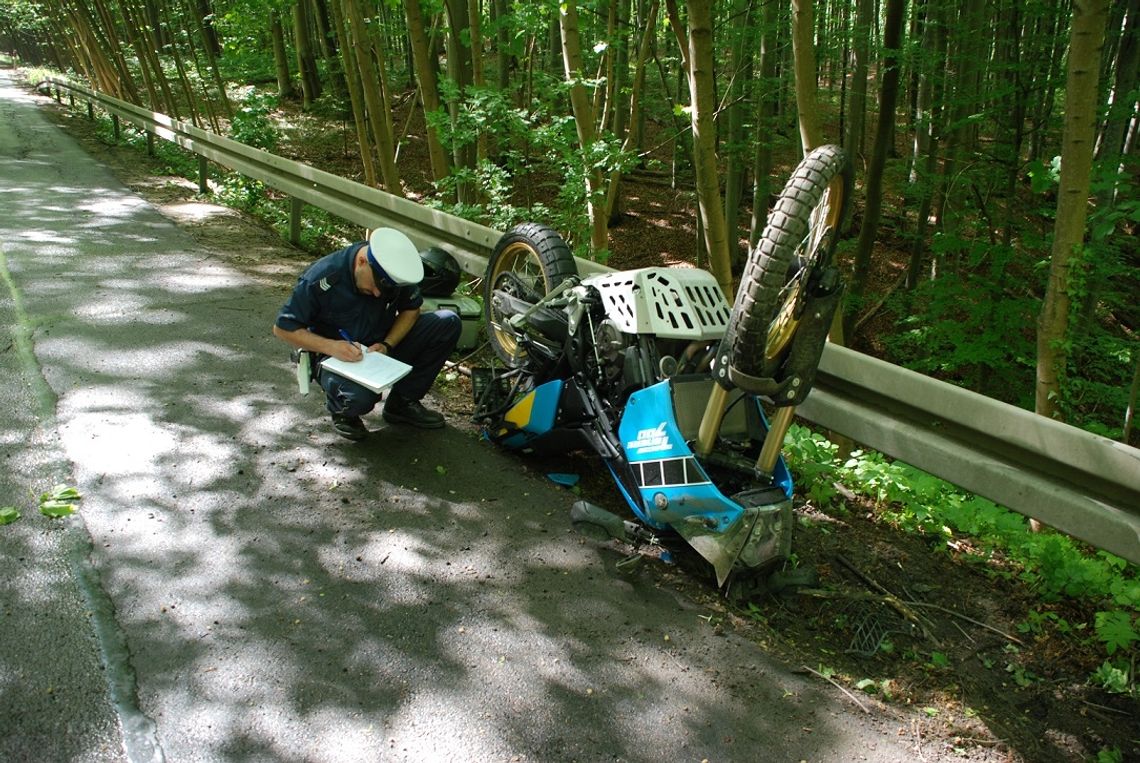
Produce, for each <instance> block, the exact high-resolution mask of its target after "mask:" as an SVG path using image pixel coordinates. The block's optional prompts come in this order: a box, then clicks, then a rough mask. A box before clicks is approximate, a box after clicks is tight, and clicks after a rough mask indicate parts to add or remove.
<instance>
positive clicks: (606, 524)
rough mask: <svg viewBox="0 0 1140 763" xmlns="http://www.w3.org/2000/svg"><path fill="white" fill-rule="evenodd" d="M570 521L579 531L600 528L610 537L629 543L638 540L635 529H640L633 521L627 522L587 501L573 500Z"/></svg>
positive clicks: (591, 532)
mask: <svg viewBox="0 0 1140 763" xmlns="http://www.w3.org/2000/svg"><path fill="white" fill-rule="evenodd" d="M570 522H571V524H573V525H574V529H575V530H578V531H579V532H585V533H589V534H596V533H594V532H593V531H595V530H602V531H603V532H604V533H605V534H606V536H608V537H610V538H613V539H615V540H624V541H626V542H629V543H635V542H637V541H638V540H639V538H638V532H637V531H639V530H640V529H641V528H639V527H638V526H637V525H635V524H634V523H633V522H627V521H626V520H624V519H622V518H621V517H619V516H618V515H617V514H614V513H613V512H611V511H606V510H605V509H603V508H602V507H601V506H595V505H594V504H592V503H589V502H588V501H575V502H574V505H573V506H571V507H570Z"/></svg>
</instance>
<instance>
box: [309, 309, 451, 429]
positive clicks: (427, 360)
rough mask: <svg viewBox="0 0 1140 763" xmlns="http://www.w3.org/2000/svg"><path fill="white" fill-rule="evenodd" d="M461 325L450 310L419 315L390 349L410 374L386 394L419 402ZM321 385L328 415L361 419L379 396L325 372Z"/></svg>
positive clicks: (445, 358) (441, 366) (373, 406)
mask: <svg viewBox="0 0 1140 763" xmlns="http://www.w3.org/2000/svg"><path fill="white" fill-rule="evenodd" d="M462 328H463V324H462V322H461V321H460V319H459V316H458V315H456V314H455V313H453V312H452V311H450V310H437V311H436V312H433V313H421V314H420V317H419V318H418V319H417V320H416V322H415V324H414V325H413V326H412V330H411V331H409V332H408V335H407V336H405V337H404V338H403V340H401V342H400V343H399V344H398V345H396V347H394V348H393V349H392V357H393V358H396V360H402V361H404V362H405V363H408V364H409V365H411V367H412V370H411V372H410V373H408V375H407V376H405V377H404V378H403V379H400V381H398V382H396V383H395V384H394V385H393V386H392V389H391V390H390V391H389V395H388V396H389V397H399V398H401V399H403V400H409V401H410V400H419V399H420V398H422V397H423V396H424V395H426V394H427V392H428V390H429V389H431V385H432V384H433V383H434V382H435V377H436V376H438V375H439V371H440V369H441V368H443V364H444V363H445V362H446V361H447V357H448V356H449V355H451V353H452V352H453V351H454V350H455V345H456V343H457V342H458V341H459V333H460V331H461V330H462ZM319 381H320V385H321V387H322V388H323V389H324V391H325V396H326V397H327V399H328V404H327V405H328V409H329V413H339V414H342V415H344V416H363V415H364V414H366V413H368V412H369V411H371V410H372V409H373V408H375V407H376V404H377V403H378V402H380V395H379V393H376V392H373V391H372V390H370V389H368V388H367V387H363V386H361V385H359V384H357V383H356V382H354V381H350V380H348V379H346V378H344V377H343V376H338V375H337V374H334V373H329V372H328V371H324V370H322V371H321V375H320V379H319Z"/></svg>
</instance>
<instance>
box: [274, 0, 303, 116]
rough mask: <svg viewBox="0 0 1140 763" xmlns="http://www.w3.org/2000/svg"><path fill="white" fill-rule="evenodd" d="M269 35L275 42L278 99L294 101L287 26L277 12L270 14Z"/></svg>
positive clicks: (295, 93)
mask: <svg viewBox="0 0 1140 763" xmlns="http://www.w3.org/2000/svg"><path fill="white" fill-rule="evenodd" d="M269 34H270V37H271V38H272V40H273V70H274V71H275V72H276V73H277V97H278V98H281V99H282V100H292V99H294V98H296V97H297V90H296V88H295V87H293V77H292V76H291V75H290V73H289V54H288V53H287V52H286V51H285V25H284V24H282V23H281V15H280V14H278V13H277V11H270V12H269Z"/></svg>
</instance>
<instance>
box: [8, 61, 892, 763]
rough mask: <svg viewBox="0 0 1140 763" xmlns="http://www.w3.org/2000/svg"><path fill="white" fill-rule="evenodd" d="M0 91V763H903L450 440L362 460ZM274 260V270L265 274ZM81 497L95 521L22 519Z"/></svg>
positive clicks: (257, 303)
mask: <svg viewBox="0 0 1140 763" xmlns="http://www.w3.org/2000/svg"><path fill="white" fill-rule="evenodd" d="M36 101H37V99H36V98H35V97H32V96H29V95H28V94H27V93H25V92H24V91H22V90H21V89H18V88H15V87H14V86H13V84H12V82H11V79H10V77H8V76H7V73H5V72H0V167H2V170H0V178H2V180H0V183H2V187H0V320H2V323H3V330H2V331H0V371H2V372H3V373H2V376H0V397H2V401H3V410H4V411H5V412H6V415H5V416H4V417H3V419H2V421H0V440H2V445H0V448H2V451H3V469H2V470H0V506H8V505H11V506H15V507H17V508H19V509H20V510H21V511H22V513H23V518H22V519H20V520H19V521H18V522H16V523H14V524H11V525H7V526H3V527H0V558H2V560H3V562H2V568H0V569H2V571H3V575H2V576H0V637H2V641H0V647H2V648H0V759H2V760H6V761H22V760H29V761H31V760H36V761H44V760H69V761H117V760H124V759H127V760H135V761H143V760H170V761H230V760H250V761H253V760H257V761H262V760H264V761H270V760H272V761H342V760H343V761H365V760H386V761H388V760H390V761H399V760H408V761H433V760H446V761H511V760H531V761H563V760H567V761H569V760H579V761H600V760H615V761H617V760H621V761H661V760H667V761H701V760H708V761H714V762H715V761H753V760H765V761H768V760H771V761H784V760H790V761H799V760H807V761H822V760H832V761H851V760H873V761H894V760H907V759H909V758H910V757H911V754H910V751H909V750H908V749H907V748H906V747H905V745H904V743H903V742H902V741H901V740H900V739H898V737H897V735H896V731H897V724H895V723H893V722H888V721H884V720H883V719H882V716H878V717H877V718H876V717H874V716H867V715H864V714H863V713H862V712H860V711H859V710H858V708H856V707H855V706H854V705H853V704H852V703H851V702H850V701H848V700H847V699H845V698H844V697H843V696H842V695H840V694H839V693H838V692H837V691H836V690H835V689H833V688H832V687H831V686H829V685H828V684H826V683H823V682H821V681H819V680H817V679H814V678H811V677H810V676H803V675H800V674H793V673H792V672H790V671H789V670H788V668H787V666H785V665H782V664H781V663H780V662H779V661H777V660H776V659H774V658H773V657H772V656H770V655H769V654H767V653H766V652H765V651H764V650H763V649H762V648H761V647H760V646H759V645H758V644H756V643H754V642H752V641H750V640H747V639H745V638H742V637H740V636H739V635H737V634H736V633H734V632H733V630H732V629H731V628H730V629H728V630H727V631H726V632H724V633H723V634H722V635H714V633H713V630H712V628H711V627H710V625H709V623H708V621H707V619H704V618H702V617H701V615H702V614H705V613H704V611H703V610H702V609H701V608H700V607H699V606H698V605H696V604H694V603H692V602H690V601H688V600H686V599H685V598H684V597H683V596H681V595H679V594H677V593H675V592H673V591H671V590H670V589H669V588H668V587H667V586H658V585H656V584H655V582H656V581H655V574H654V570H653V569H652V568H650V569H648V570H644V571H642V572H640V573H638V574H635V575H633V576H623V574H621V573H619V572H617V571H616V570H615V568H614V562H615V560H616V559H617V556H616V553H615V552H614V550H612V549H608V548H605V547H599V546H597V545H595V544H593V543H592V542H583V541H582V540H581V539H579V538H578V536H576V535H574V534H573V533H571V531H570V528H569V522H568V518H567V510H568V508H569V505H570V503H571V500H572V496H571V495H570V494H568V493H566V492H564V491H563V490H562V489H561V488H558V487H557V486H555V485H554V484H552V483H550V482H548V481H546V480H544V479H542V478H541V477H540V476H537V475H534V474H532V473H531V472H529V471H527V470H525V469H523V468H522V467H521V462H520V461H519V460H518V459H516V458H515V457H513V456H510V455H507V454H503V453H500V452H498V451H496V450H494V449H493V448H492V447H491V446H490V445H488V444H486V443H484V442H480V441H479V440H478V439H477V438H476V437H474V436H473V435H472V434H470V433H468V432H465V431H463V430H462V429H461V428H458V427H455V426H449V427H447V428H445V429H443V430H439V431H433V432H419V431H412V432H409V431H406V430H403V429H399V428H394V427H385V426H384V425H383V423H382V422H381V420H380V419H379V417H372V420H371V421H370V422H369V424H370V426H372V427H373V428H375V429H377V430H379V431H378V432H377V433H376V434H374V435H373V436H372V437H371V438H370V439H369V440H368V441H366V442H365V443H363V444H360V445H354V444H350V443H347V442H346V441H343V440H340V439H339V438H337V437H336V436H335V435H333V434H332V433H331V430H330V429H329V427H328V424H327V421H326V419H325V418H324V416H323V413H322V411H323V406H322V401H321V400H320V399H318V397H317V396H316V395H309V396H308V397H301V396H300V395H298V394H297V392H296V388H295V385H294V383H293V379H292V376H291V369H290V367H289V365H288V362H287V353H286V351H285V348H284V346H283V345H281V344H280V343H278V342H277V341H276V340H274V339H273V338H272V337H271V336H270V334H269V327H270V324H271V321H272V318H273V316H274V315H275V313H276V310H277V308H278V306H279V304H280V303H281V301H282V299H283V296H284V288H285V287H284V286H283V285H282V284H283V282H282V278H281V275H280V272H279V270H276V271H275V270H273V269H272V268H270V267H269V266H268V264H267V265H266V267H265V268H264V269H259V268H258V267H256V266H250V267H238V266H235V265H234V264H233V263H232V262H230V261H228V260H227V259H226V258H225V257H222V256H220V255H217V254H215V253H213V252H211V251H207V250H203V249H202V248H201V245H199V244H196V243H195V241H194V240H193V239H192V238H191V237H190V236H189V235H187V234H186V232H184V231H183V230H180V229H179V228H178V227H177V226H175V225H174V224H173V223H172V222H170V221H169V220H168V219H166V218H164V217H163V216H161V215H160V214H159V213H158V212H157V211H156V210H155V209H154V208H153V207H151V206H149V205H148V204H147V203H145V202H144V201H142V200H141V199H140V198H138V197H137V196H136V195H134V194H132V193H131V192H130V191H129V190H127V189H125V188H124V187H122V186H121V185H120V184H119V183H118V182H117V181H116V180H115V178H114V177H113V176H112V175H111V174H110V173H108V172H107V171H106V170H105V169H103V168H101V167H100V166H99V165H98V164H97V163H95V162H94V161H92V160H91V159H90V157H88V156H87V155H86V154H84V153H83V152H82V151H81V150H80V149H79V148H78V147H77V146H76V145H75V144H74V143H73V142H72V141H71V140H70V139H69V138H68V137H67V136H65V135H63V134H62V133H60V132H59V131H58V130H56V129H55V128H54V127H53V126H51V125H50V124H49V123H48V122H47V121H45V120H44V119H43V118H42V116H41V114H40V113H39V112H38V111H37V106H36ZM269 259H270V258H268V257H267V258H266V262H267V263H268V262H269ZM60 483H63V484H69V485H75V486H77V487H78V488H79V489H80V491H81V492H82V493H83V496H84V498H83V500H82V503H81V510H80V513H79V514H78V515H76V516H73V517H71V518H69V519H66V520H49V519H47V518H45V517H43V516H41V515H40V514H39V512H38V510H37V508H36V501H35V499H34V498H33V496H35V495H38V494H39V493H41V492H43V491H45V490H47V489H49V488H50V487H51V486H53V485H55V484H60Z"/></svg>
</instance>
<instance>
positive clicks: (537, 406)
mask: <svg viewBox="0 0 1140 763" xmlns="http://www.w3.org/2000/svg"><path fill="white" fill-rule="evenodd" d="M562 386H563V381H562V380H561V379H555V380H554V381H550V382H547V383H546V384H543V385H541V386H540V387H537V388H536V389H534V390H532V391H530V392H528V393H527V394H525V395H523V396H522V398H520V399H519V401H518V402H517V403H515V404H514V405H512V406H511V408H510V410H508V411H507V412H506V414H504V415H503V422H504V424H506V425H507V426H504V427H503V428H502V429H501V430H499V433H498V437H502V438H504V439H503V444H504V445H506V446H507V447H512V448H513V447H521V446H522V445H524V444H525V443H526V442H527V441H529V440H530V439H531V438H533V437H535V436H537V435H540V434H544V433H546V432H549V431H550V430H551V429H552V428H553V427H554V419H555V416H556V415H557V413H558V400H559V398H560V397H561V396H562ZM520 430H521V431H520ZM512 433H513V434H512ZM507 435H511V436H510V437H507Z"/></svg>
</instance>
